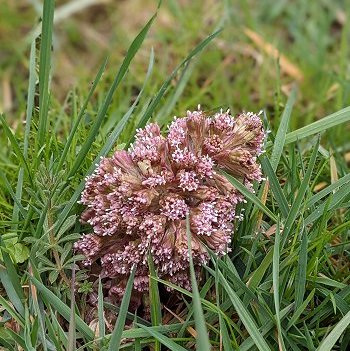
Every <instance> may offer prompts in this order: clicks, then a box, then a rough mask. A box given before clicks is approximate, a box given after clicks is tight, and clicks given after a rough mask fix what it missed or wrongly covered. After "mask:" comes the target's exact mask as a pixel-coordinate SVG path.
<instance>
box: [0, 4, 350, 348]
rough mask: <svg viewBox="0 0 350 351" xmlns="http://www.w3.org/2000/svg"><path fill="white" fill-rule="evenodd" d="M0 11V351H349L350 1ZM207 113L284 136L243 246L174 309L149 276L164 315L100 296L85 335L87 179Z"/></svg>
mask: <svg viewBox="0 0 350 351" xmlns="http://www.w3.org/2000/svg"><path fill="white" fill-rule="evenodd" d="M54 8H55V11H54ZM0 11H1V21H0V41H1V52H0V67H1V69H0V82H1V84H0V86H1V94H0V112H1V113H2V115H1V129H0V135H1V138H0V147H1V152H0V163H1V170H0V206H1V211H0V226H1V228H0V230H1V236H0V244H1V257H0V279H1V284H0V289H1V296H0V345H1V346H0V347H2V348H3V349H5V350H76V349H80V350H85V349H86V350H88V349H94V350H102V349H105V350H117V349H118V348H121V349H125V350H147V349H151V350H168V349H169V350H191V349H195V348H196V343H197V349H198V350H201V351H202V350H203V351H205V350H209V349H210V346H209V344H210V345H211V348H212V349H213V350H237V349H239V350H250V349H252V350H254V349H259V350H277V349H280V350H316V349H317V350H322V351H324V350H346V349H347V347H348V345H349V343H350V330H349V327H348V326H349V324H350V312H349V311H350V288H349V279H350V278H349V277H350V274H349V268H350V264H349V248H350V242H349V236H350V235H349V234H350V216H349V201H350V192H349V182H350V176H349V174H348V173H349V160H350V157H349V155H350V153H349V152H350V139H349V135H350V134H349V132H350V130H349V129H350V128H349V127H350V126H349V120H350V108H349V107H347V106H348V105H350V81H349V75H350V66H349V62H350V61H349V58H350V53H349V42H350V41H349V39H350V28H349V15H350V12H349V11H350V4H349V2H348V1H332V2H330V1H326V0H324V1H322V0H321V1H311V2H310V1H305V0H295V1H284V0H280V1H272V0H266V1H248V0H223V1H211V0H204V1H200V0H195V1H172V0H168V1H164V2H163V3H162V4H161V6H160V8H159V9H158V11H157V3H156V2H154V1H150V0H149V1H148V0H147V1H141V0H132V1H111V0H110V1H108V0H104V1H93V0H79V1H78V0H71V1H66V2H63V1H62V2H61V1H56V3H55V4H54V2H53V1H51V0H48V1H45V2H44V8H43V7H42V4H41V2H40V1H38V0H32V1H29V2H28V1H16V2H13V1H6V0H5V1H4V2H3V3H2V5H1V10H0ZM156 11H157V14H156V17H152V16H153V15H154V14H155V12H156ZM42 12H43V16H42ZM54 14H55V15H54ZM41 19H42V20H41ZM148 21H149V22H148ZM221 29H222V30H221ZM41 32H42V33H41ZM106 56H108V60H105V58H106ZM50 68H51V70H50ZM197 104H201V106H202V107H203V109H204V110H206V111H212V110H217V109H219V108H221V107H222V108H228V107H230V108H231V111H232V112H233V113H238V112H240V111H242V110H252V111H256V112H257V111H259V110H263V111H264V114H263V117H264V120H265V123H266V126H267V128H269V129H270V130H271V131H272V132H271V133H270V134H269V140H268V142H267V145H266V148H267V152H266V154H265V155H263V156H262V157H261V160H260V161H261V163H262V166H263V169H264V172H265V174H266V176H267V179H268V181H266V182H264V183H263V184H261V185H260V186H259V187H257V189H256V193H255V194H250V193H247V194H246V195H247V197H248V202H247V204H245V206H244V208H245V217H244V220H243V221H242V222H241V223H239V224H238V226H237V229H236V232H235V233H234V240H233V252H232V254H230V256H229V257H226V258H225V259H221V260H217V259H216V257H213V258H212V265H211V266H210V267H207V268H206V269H205V270H206V275H207V276H206V278H207V279H205V280H204V281H205V284H204V285H203V284H200V285H199V287H198V289H197V284H196V282H195V280H193V292H192V293H190V292H187V291H180V293H181V294H178V295H176V294H173V295H172V297H171V298H169V299H164V297H163V296H162V297H160V296H159V292H158V285H159V286H160V285H162V284H169V283H167V282H159V279H158V278H157V277H156V272H152V277H151V278H150V279H151V282H152V284H151V292H150V296H149V299H150V301H151V306H153V309H151V320H150V321H148V320H144V319H142V318H140V317H139V316H136V315H133V314H130V313H128V312H127V307H128V303H129V298H130V295H129V294H128V293H127V294H126V295H125V298H124V300H123V303H122V305H121V306H111V305H109V304H107V303H104V301H103V294H102V293H101V290H102V289H100V293H99V296H98V308H97V311H96V316H95V318H94V319H93V321H92V322H91V323H90V324H89V325H88V324H87V323H86V322H85V321H84V320H86V313H87V308H86V306H87V301H86V300H87V295H88V293H89V292H90V291H91V288H92V286H91V282H89V281H88V280H87V279H86V274H85V272H84V271H81V270H77V269H75V268H74V267H75V266H76V265H75V262H77V261H78V260H79V259H80V258H81V257H78V256H73V252H72V244H73V242H74V241H75V240H76V239H77V238H79V236H80V235H81V233H82V229H81V227H80V224H79V222H78V221H77V218H78V216H79V214H80V212H81V210H82V209H81V208H80V207H79V205H78V204H77V203H76V202H77V200H78V198H79V194H80V192H81V189H82V187H83V184H84V177H85V176H86V175H87V174H89V173H91V171H92V170H93V168H94V165H95V163H96V162H97V160H98V159H99V157H100V156H101V155H107V154H110V153H111V152H112V151H113V150H115V149H116V148H117V147H119V148H123V147H125V146H126V144H128V143H129V142H130V141H131V140H132V137H133V134H134V131H135V128H136V127H138V126H143V125H145V124H146V123H147V121H148V120H154V121H157V122H158V123H160V124H161V125H162V126H164V129H166V125H167V123H168V122H169V121H170V119H171V118H172V117H173V115H178V116H182V115H184V113H185V111H186V110H187V109H193V108H196V106H197ZM230 180H231V181H232V182H233V183H234V185H235V186H236V187H238V188H239V189H240V184H239V183H237V181H235V180H234V179H230ZM242 191H244V189H242ZM131 281H132V277H131V278H130V282H131ZM72 286H73V287H74V289H72ZM174 289H175V290H180V289H179V288H177V287H174ZM129 292H130V291H129ZM175 295H176V298H175V297H174V296H175ZM160 299H161V302H162V307H161V308H160V304H159V303H158V302H159V300H160ZM174 300H175V301H176V304H174V303H173V304H172V303H171V301H174ZM103 311H105V313H113V314H115V315H117V314H118V319H117V320H116V322H115V325H108V323H107V324H106V323H104V318H103Z"/></svg>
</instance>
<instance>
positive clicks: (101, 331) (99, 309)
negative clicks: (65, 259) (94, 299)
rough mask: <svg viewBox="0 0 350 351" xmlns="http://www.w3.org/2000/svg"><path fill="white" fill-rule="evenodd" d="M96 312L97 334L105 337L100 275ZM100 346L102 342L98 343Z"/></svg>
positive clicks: (99, 278) (99, 277)
mask: <svg viewBox="0 0 350 351" xmlns="http://www.w3.org/2000/svg"><path fill="white" fill-rule="evenodd" d="M97 313H98V334H99V336H100V337H101V338H104V337H105V334H106V330H105V315H104V308H103V289H102V281H101V275H99V276H98V304H97ZM100 348H101V349H102V342H101V344H100Z"/></svg>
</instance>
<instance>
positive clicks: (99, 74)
mask: <svg viewBox="0 0 350 351" xmlns="http://www.w3.org/2000/svg"><path fill="white" fill-rule="evenodd" d="M106 65H107V58H106V59H105V61H104V62H103V63H102V65H101V67H100V69H99V70H98V72H97V75H96V77H95V79H94V82H93V84H92V86H91V88H90V91H89V93H88V95H87V97H86V99H85V101H84V104H83V106H82V107H81V109H80V111H79V114H78V117H77V119H76V120H75V122H74V124H73V127H72V129H71V131H70V133H69V136H68V139H67V141H66V142H65V144H64V148H63V151H62V154H61V157H60V160H59V162H58V165H57V169H58V170H61V169H62V165H63V163H64V161H65V160H66V156H67V153H68V151H69V148H70V146H71V145H72V142H73V139H74V136H75V133H76V132H77V129H78V126H79V124H80V122H81V120H82V118H83V116H84V113H85V110H86V108H87V106H88V104H89V101H90V99H91V97H92V95H93V93H94V92H95V89H96V87H97V84H98V83H99V81H100V79H101V77H102V74H103V72H104V71H105V69H106Z"/></svg>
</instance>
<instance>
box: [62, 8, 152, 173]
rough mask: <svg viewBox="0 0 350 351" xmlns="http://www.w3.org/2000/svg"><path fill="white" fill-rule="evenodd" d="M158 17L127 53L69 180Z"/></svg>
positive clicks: (82, 158)
mask: <svg viewBox="0 0 350 351" xmlns="http://www.w3.org/2000/svg"><path fill="white" fill-rule="evenodd" d="M156 16H157V13H156V14H155V15H153V16H152V18H151V19H150V20H149V21H148V22H147V24H146V25H145V26H144V27H143V29H142V30H141V31H140V33H139V34H138V35H137V36H136V38H135V39H134V40H133V42H132V43H131V45H130V47H129V49H128V51H127V53H126V56H125V58H124V60H123V63H122V65H121V66H120V69H119V71H118V73H117V75H116V77H115V78H114V81H113V83H112V85H111V87H110V89H109V91H108V93H107V96H106V99H105V101H104V102H103V104H102V105H101V107H100V109H99V111H98V113H97V117H96V121H95V123H94V124H93V125H92V126H91V128H90V133H89V135H88V136H87V138H86V141H85V143H84V144H83V145H82V147H81V149H80V151H79V153H78V155H77V157H76V160H75V162H74V164H73V167H72V169H71V170H70V172H69V175H68V178H69V177H70V176H72V175H73V174H75V173H76V171H77V170H78V169H79V167H80V165H81V163H82V162H83V161H84V159H85V157H86V155H87V153H88V152H89V150H90V147H91V145H92V143H93V142H94V140H95V139H96V137H97V135H98V131H99V129H100V126H101V124H102V122H103V120H104V118H105V116H106V114H107V110H108V107H109V105H110V104H111V102H112V99H113V95H114V93H115V91H116V90H117V88H118V86H119V84H120V83H121V82H122V80H123V78H124V76H125V74H126V72H127V70H128V67H129V65H130V63H131V61H132V59H133V58H134V56H135V55H136V53H137V51H138V50H139V48H140V46H141V44H142V43H143V41H144V40H145V38H146V35H147V33H148V31H149V29H150V27H151V25H152V23H153V21H154V19H155V18H156Z"/></svg>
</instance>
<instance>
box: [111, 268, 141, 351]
mask: <svg viewBox="0 0 350 351" xmlns="http://www.w3.org/2000/svg"><path fill="white" fill-rule="evenodd" d="M135 271H136V268H135V267H134V268H133V269H132V271H131V273H130V277H129V279H128V283H127V285H126V288H125V293H124V296H123V299H122V302H121V304H120V310H119V314H118V318H117V321H116V323H115V326H114V330H113V333H112V337H111V340H110V342H109V347H108V350H109V351H114V350H119V346H120V342H121V339H122V334H123V330H124V325H125V319H126V313H127V312H128V307H129V302H130V297H131V292H132V290H133V285H134V277H135Z"/></svg>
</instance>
